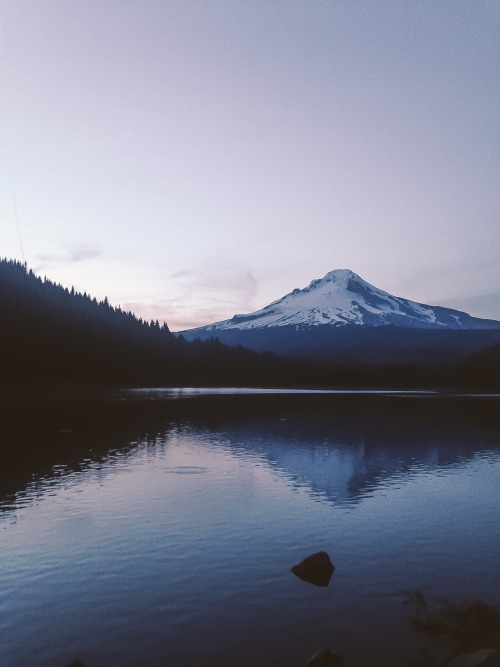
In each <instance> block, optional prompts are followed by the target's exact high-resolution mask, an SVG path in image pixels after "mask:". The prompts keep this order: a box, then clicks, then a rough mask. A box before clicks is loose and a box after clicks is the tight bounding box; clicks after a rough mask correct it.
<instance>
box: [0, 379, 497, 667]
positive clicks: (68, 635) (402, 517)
mask: <svg viewBox="0 0 500 667" xmlns="http://www.w3.org/2000/svg"><path fill="white" fill-rule="evenodd" d="M34 406H35V407H34ZM499 406H500V397H499V396H486V397H484V396H483V397H478V396H449V395H441V394H439V393H429V394H425V393H411V392H400V393H397V392H393V393H384V392H373V393H370V392H352V393H342V392H303V391H298V390H297V391H295V392H293V391H289V392H279V391H277V390H268V391H258V390H244V389H241V390H199V389H198V390H172V389H165V390H159V389H151V390H144V389H143V390H128V391H126V390H123V391H116V392H113V393H111V394H109V395H107V396H106V397H104V398H103V397H101V396H99V397H96V398H94V399H89V400H84V401H81V400H78V401H77V400H71V398H67V399H66V400H63V401H62V402H57V401H56V402H51V401H50V400H48V399H47V397H46V396H42V397H40V401H39V402H37V401H36V400H33V396H31V398H30V400H26V402H23V401H22V400H18V401H17V403H16V410H15V423H14V420H13V419H11V423H10V424H9V426H8V428H6V431H5V446H4V449H3V459H4V466H3V472H2V474H1V475H0V553H1V558H0V581H1V587H0V633H1V642H0V664H1V665H3V666H4V667H14V666H17V665H19V666H23V667H25V666H26V665H37V666H41V667H43V666H47V667H48V666H50V667H57V666H60V667H65V665H68V664H69V663H70V662H71V661H72V660H75V659H77V658H78V659H80V660H82V661H83V662H84V663H85V665H86V667H101V666H105V665H106V666H109V665H120V666H125V665H129V666H137V667H139V666H141V667H143V666H149V665H151V666H160V665H162V666H167V665H168V666H170V667H176V666H181V665H182V666H183V667H195V666H206V667H215V666H225V665H228V666H229V665H231V666H238V667H247V666H248V667H253V666H262V667H284V666H289V667H294V666H299V665H303V664H304V663H305V661H306V660H307V659H308V658H309V657H310V656H311V655H312V654H314V653H315V652H317V651H319V650H321V649H323V648H325V647H330V648H331V649H333V650H335V651H338V652H340V653H342V655H343V656H344V665H345V667H368V666H369V665H370V666H374V665H375V666H377V665H381V666H382V665H383V666H385V667H402V666H404V665H412V664H414V663H415V661H416V660H417V659H418V658H419V656H420V655H421V652H422V651H423V650H425V649H426V648H429V646H431V648H432V645H433V642H434V641H435V640H434V639H432V638H429V637H427V636H425V635H423V634H422V633H418V632H415V630H414V628H413V626H412V624H411V622H410V613H411V605H408V604H407V603H408V598H409V592H411V591H420V592H421V593H422V595H424V596H425V597H426V598H427V599H429V600H450V601H454V602H457V601H460V600H461V599H462V598H465V597H472V598H479V599H481V600H483V601H484V602H485V603H487V604H491V605H497V606H500V568H499V567H498V563H499V556H500V530H499V528H500V525H499V524H500V521H499V517H500V417H499V413H500V411H499ZM320 550H325V551H327V552H328V554H329V555H330V558H331V560H332V562H333V564H334V565H335V571H334V573H333V576H332V578H331V580H330V583H329V585H328V586H323V587H319V586H315V585H313V584H311V583H307V582H305V581H302V580H301V579H299V578H298V577H296V576H295V575H294V574H293V573H292V572H291V567H292V566H293V565H295V564H296V563H298V562H299V561H301V560H302V559H303V558H305V557H306V556H308V555H310V554H312V553H314V552H317V551H320Z"/></svg>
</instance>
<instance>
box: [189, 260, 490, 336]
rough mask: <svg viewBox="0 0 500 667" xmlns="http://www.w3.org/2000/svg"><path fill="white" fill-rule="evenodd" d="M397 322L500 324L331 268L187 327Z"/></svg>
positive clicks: (473, 326)
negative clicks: (258, 302)
mask: <svg viewBox="0 0 500 667" xmlns="http://www.w3.org/2000/svg"><path fill="white" fill-rule="evenodd" d="M348 325H349V326H352V325H357V326H390V325H393V326H397V327H412V328H413V327H416V328H425V329H499V328H500V322H497V321H495V320H483V319H480V318H477V317H471V316H470V315H468V314H467V313H463V312H461V311H459V310H452V309H451V308H443V307H440V306H428V305H426V304H422V303H417V302H416V301H409V300H408V299H403V298H401V297H397V296H392V295H391V294H389V293H388V292H384V291H382V290H381V289H378V288H377V287H374V286H373V285H370V283H367V282H366V281H365V280H363V279H362V278H360V277H359V276H358V275H357V274H356V273H354V272H353V271H351V270H349V269H336V270H335V271H330V273H327V274H326V276H324V278H321V279H319V280H313V281H312V282H311V283H310V285H309V286H308V287H306V288H304V289H294V290H293V292H290V294H287V295H286V296H284V297H282V298H281V299H278V300H277V301H274V302H273V303H271V304H269V305H268V306H266V307H265V308H262V309H261V310H257V311H255V312H254V313H250V314H249V315H235V316H234V317H232V318H231V319H230V320H224V321H222V322H216V323H215V324H210V325H208V326H204V327H199V328H197V329H190V330H187V331H183V332H181V333H182V334H183V335H184V336H189V337H192V336H193V335H196V334H197V333H204V332H211V333H212V334H213V333H214V332H217V331H221V330H224V331H227V330H231V329H239V330H242V331H243V330H247V329H262V328H265V327H284V326H294V327H297V328H307V327H318V326H348Z"/></svg>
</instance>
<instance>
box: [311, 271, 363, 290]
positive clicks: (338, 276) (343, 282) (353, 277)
mask: <svg viewBox="0 0 500 667" xmlns="http://www.w3.org/2000/svg"><path fill="white" fill-rule="evenodd" d="M351 281H354V282H364V281H363V280H362V279H361V278H360V277H359V276H358V275H357V274H356V273H354V271H351V269H334V270H333V271H329V272H328V273H327V274H326V275H325V276H323V278H318V279H317V280H312V281H311V283H310V284H309V287H307V288H306V289H314V288H316V287H318V286H320V285H325V283H335V284H336V285H337V287H340V288H343V289H349V285H350V284H351V285H352V282H351Z"/></svg>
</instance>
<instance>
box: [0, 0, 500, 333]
mask: <svg viewBox="0 0 500 667" xmlns="http://www.w3.org/2000/svg"><path fill="white" fill-rule="evenodd" d="M0 82H1V89H0V95H1V97H0V255H1V256H3V257H9V258H16V259H20V260H22V261H26V262H27V263H28V266H29V267H30V268H33V270H35V271H36V272H37V273H38V274H39V275H42V276H43V275H46V276H47V277H48V278H50V279H51V280H54V281H55V282H59V283H61V284H63V285H64V286H66V287H71V286H74V287H75V288H76V289H78V290H80V291H86V292H87V293H89V294H91V296H96V297H97V298H98V299H102V298H104V296H108V298H109V300H110V302H111V303H112V304H113V305H120V306H121V307H122V308H124V309H125V310H129V309H131V310H133V311H134V312H135V313H136V314H137V315H138V316H141V317H145V318H147V319H151V318H153V319H157V318H158V319H159V320H160V322H162V321H166V322H167V324H168V325H169V326H170V328H171V329H172V330H174V331H175V330H180V329H184V328H190V327H194V326H201V325H203V324H209V323H212V322H214V321H217V320H221V319H227V318H229V317H232V316H233V315H234V314H235V313H247V312H251V311H253V310H256V309H258V308H261V307H263V306H265V305H267V304H268V303H270V302H271V301H273V300H275V299H278V298H280V297H281V296H283V295H284V294H286V293H288V292H290V291H292V290H293V289H294V288H296V287H300V288H302V287H305V286H306V285H308V284H309V282H310V281H311V280H313V279H314V278H320V277H322V276H323V275H324V274H326V273H327V272H328V271H331V270H333V269H336V268H350V269H352V270H353V271H355V272H356V273H358V274H359V275H360V276H361V277H362V278H364V279H365V280H367V281H368V282H370V283H372V284H374V285H376V286H377V287H379V288H381V289H383V290H386V291H388V292H391V293H392V294H395V295H396V296H403V297H406V298H409V299H413V300H415V301H420V302H424V303H430V304H439V305H444V306H448V307H456V308H459V309H461V310H465V311H467V312H469V313H471V314H473V315H476V316H480V317H494V318H497V319H500V2H498V0H468V1H465V0H448V1H446V2H445V1H443V2H441V1H440V0H408V1H405V0H394V1H391V0H369V1H368V0H365V1H362V0H359V1H357V0H330V1H329V0H242V1H240V0H0Z"/></svg>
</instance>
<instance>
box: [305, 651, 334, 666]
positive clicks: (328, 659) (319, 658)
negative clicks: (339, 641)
mask: <svg viewBox="0 0 500 667" xmlns="http://www.w3.org/2000/svg"><path fill="white" fill-rule="evenodd" d="M341 665H342V656H341V655H340V653H334V652H333V651H331V650H330V649H329V648H324V649H323V650H322V651H318V653H315V654H314V655H313V656H311V657H310V658H309V660H308V661H307V662H306V663H305V665H304V667H341Z"/></svg>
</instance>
